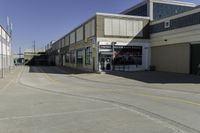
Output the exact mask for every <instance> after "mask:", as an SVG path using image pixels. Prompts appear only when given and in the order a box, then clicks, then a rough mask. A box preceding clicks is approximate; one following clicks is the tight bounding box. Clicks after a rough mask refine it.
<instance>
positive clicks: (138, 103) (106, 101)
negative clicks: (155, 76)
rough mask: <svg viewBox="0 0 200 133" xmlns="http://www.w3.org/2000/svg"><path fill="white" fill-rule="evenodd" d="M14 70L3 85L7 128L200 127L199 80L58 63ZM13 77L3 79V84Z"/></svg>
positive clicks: (7, 131) (81, 131)
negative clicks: (161, 79) (133, 75)
mask: <svg viewBox="0 0 200 133" xmlns="http://www.w3.org/2000/svg"><path fill="white" fill-rule="evenodd" d="M63 71H65V72H63ZM13 73H14V74H13V80H12V82H11V83H10V84H9V85H7V86H6V87H4V91H1V90H0V132H2V133H27V132H29V133H133V132H134V133H147V132H148V133H187V132H188V133H193V132H194V133H196V132H200V126H199V123H200V95H199V93H196V92H200V91H199V89H198V87H199V88H200V85H199V84H198V83H195V84H194V83H185V84H183V83H174V84H171V83H168V84H167V86H170V85H171V86H173V87H170V88H168V87H167V86H165V85H163V83H153V84H150V83H145V82H141V81H139V80H134V79H130V78H129V79H128V78H124V77H118V76H117V75H112V74H105V75H99V74H91V73H85V72H79V71H74V72H73V71H71V70H65V69H64V70H63V69H62V70H60V68H56V67H31V68H29V67H22V68H18V69H16V70H15V71H14V72H13ZM66 73H67V74H66ZM6 80H7V81H6ZM8 81H9V80H8V79H5V80H4V81H3V80H2V81H1V80H0V85H1V88H2V86H4V85H2V83H4V82H5V83H6V82H8ZM176 86H177V87H176ZM181 86H182V87H183V88H184V86H188V87H190V88H191V90H188V89H187V87H185V88H184V89H181V88H182V87H181ZM193 86H195V87H193Z"/></svg>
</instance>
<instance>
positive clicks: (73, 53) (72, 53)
mask: <svg viewBox="0 0 200 133" xmlns="http://www.w3.org/2000/svg"><path fill="white" fill-rule="evenodd" d="M70 63H72V64H75V51H74V50H72V51H70Z"/></svg>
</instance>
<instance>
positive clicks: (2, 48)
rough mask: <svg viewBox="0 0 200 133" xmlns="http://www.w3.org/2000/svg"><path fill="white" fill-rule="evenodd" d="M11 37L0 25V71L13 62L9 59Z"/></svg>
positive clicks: (2, 71) (3, 70)
mask: <svg viewBox="0 0 200 133" xmlns="http://www.w3.org/2000/svg"><path fill="white" fill-rule="evenodd" d="M11 58H12V57H11V37H10V34H9V33H8V32H7V31H6V30H5V29H4V28H3V27H2V26H1V25H0V73H1V77H2V76H3V73H4V72H5V71H7V70H9V68H10V67H11V65H12V64H13V63H12V61H11Z"/></svg>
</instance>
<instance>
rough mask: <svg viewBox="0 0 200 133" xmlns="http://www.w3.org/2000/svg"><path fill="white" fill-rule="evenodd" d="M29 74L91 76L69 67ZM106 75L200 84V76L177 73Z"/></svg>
mask: <svg viewBox="0 0 200 133" xmlns="http://www.w3.org/2000/svg"><path fill="white" fill-rule="evenodd" d="M29 72H30V73H48V74H68V75H70V74H75V75H80V74H92V72H87V71H83V70H78V69H74V68H69V67H57V66H30V69H29ZM106 74H108V75H113V76H117V77H123V78H127V79H131V80H137V81H141V82H145V83H161V84H170V83H171V84H175V83H182V84H184V83H185V84H186V83H191V84H200V76H195V75H188V74H179V73H168V72H150V71H140V72H121V71H112V72H107V73H106ZM85 76H87V75H83V76H81V78H87V79H88V76H89V75H88V76H87V77H85ZM102 76H103V75H102ZM104 76H105V75H104ZM106 78H108V77H107V76H105V80H106ZM91 80H94V79H91ZM97 80H98V79H97ZM118 80H119V79H118ZM129 81H130V80H129ZM127 82H128V81H127Z"/></svg>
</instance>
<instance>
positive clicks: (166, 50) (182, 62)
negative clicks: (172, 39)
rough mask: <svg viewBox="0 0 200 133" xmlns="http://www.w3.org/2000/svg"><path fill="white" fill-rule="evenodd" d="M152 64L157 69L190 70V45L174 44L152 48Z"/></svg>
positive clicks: (184, 71)
mask: <svg viewBox="0 0 200 133" xmlns="http://www.w3.org/2000/svg"><path fill="white" fill-rule="evenodd" d="M151 50H152V51H151V56H152V58H151V64H152V65H154V66H156V70H157V71H166V72H177V73H187V74H189V72H190V45H189V44H174V45H166V46H158V47H152V48H151Z"/></svg>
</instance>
